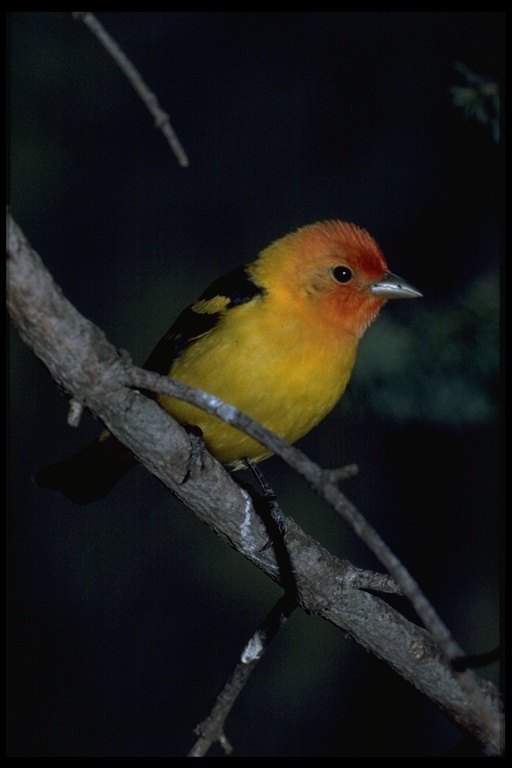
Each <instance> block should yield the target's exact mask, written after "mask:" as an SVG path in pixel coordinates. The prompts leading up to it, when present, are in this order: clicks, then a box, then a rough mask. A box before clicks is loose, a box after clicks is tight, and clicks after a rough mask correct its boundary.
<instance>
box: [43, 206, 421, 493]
mask: <svg viewBox="0 0 512 768" xmlns="http://www.w3.org/2000/svg"><path fill="white" fill-rule="evenodd" d="M420 295H421V294H420V293H419V292H418V291H416V290H415V289H414V288H412V287H411V286H410V285H409V284H408V283H406V282H405V281H404V280H402V279H401V278H399V277H396V276H395V275H393V274H391V273H390V272H389V271H388V268H387V265H386V262H385V260H384V256H383V255H382V252H381V250H380V249H379V247H378V245H377V244H376V242H375V241H374V240H373V238H372V237H371V236H370V235H369V234H368V233H367V232H366V231H365V230H363V229H360V228H359V227H357V226H355V225H354V224H348V223H346V222H341V221H323V222H319V223H316V224H311V225H309V226H306V227H302V228H301V229H298V230H297V231H295V232H292V233H290V234H288V235H286V236H285V237H282V238H281V239H279V240H276V241H275V242H274V243H272V244H271V245H270V246H268V248H265V250H263V251H262V252H261V253H260V254H259V256H258V258H257V259H256V260H255V261H253V262H251V263H249V264H246V265H245V266H242V267H239V268H237V269H234V270H232V271H231V272H229V273H228V274H226V275H224V276H223V277H220V278H219V279H217V280H215V281H214V282H213V283H212V285H211V286H210V287H209V288H207V290H206V291H205V292H204V293H203V294H201V296H200V297H199V299H198V300H197V301H196V302H195V303H194V304H192V305H191V306H189V307H187V309H185V310H184V311H183V312H182V313H181V314H180V315H179V316H178V318H177V319H176V321H175V322H174V324H173V325H172V326H171V328H170V329H169V331H168V332H167V333H166V334H165V336H164V337H163V338H162V339H161V340H160V341H159V343H158V344H157V346H156V347H155V349H154V350H153V352H152V353H151V355H150V356H149V358H148V359H147V361H146V363H145V368H147V369H149V370H153V371H156V372H158V373H161V374H165V375H168V376H170V377H173V378H176V379H178V380H180V381H182V382H185V383H186V384H188V385H190V386H193V387H198V388H199V389H202V390H205V391H207V392H210V393H212V394H214V395H216V396H217V397H219V398H221V399H222V400H223V401H225V402H226V403H229V404H231V405H234V406H236V407H237V408H239V409H240V410H241V411H243V412H244V413H246V414H248V415H249V416H252V417H253V418H254V419H256V420H257V421H259V422H261V423H262V424H263V425H264V426H266V427H267V428H268V429H270V430H272V431H273V432H275V433H277V434H278V435H280V436H281V437H282V438H284V439H285V440H287V441H288V442H290V443H293V442H295V441H296V440H298V439H299V438H300V437H303V436H304V435H305V434H306V433H307V432H309V431H310V430H311V429H312V428H313V427H314V426H316V425H317V424H318V423H319V422H320V421H321V420H322V419H323V418H324V417H325V416H326V415H327V414H328V413H329V411H331V409H332V408H333V407H334V406H335V405H336V403H337V402H338V400H339V399H340V397H341V396H342V394H343V392H344V390H345V387H346V386H347V382H348V380H349V378H350V375H351V372H352V368H353V366H354V361H355V358H356V351H357V345H358V343H359V340H360V338H361V337H362V335H363V333H364V331H365V330H366V328H367V327H368V326H369V325H370V323H371V322H372V321H373V320H374V319H375V318H376V316H377V314H378V313H379V311H380V309H381V307H382V306H383V305H384V304H385V302H386V301H387V300H388V299H399V298H414V297H417V296H420ZM156 399H157V401H158V402H159V403H160V405H161V406H162V407H163V408H165V410H166V411H168V412H169V413H170V414H171V415H172V416H173V417H174V418H175V419H176V420H177V421H178V422H180V423H182V424H186V425H190V426H193V427H195V428H196V429H197V430H200V432H201V434H202V437H203V440H204V442H205V444H206V447H207V449H208V450H209V451H210V452H211V453H212V454H213V456H215V457H216V458H217V459H218V460H219V461H221V462H225V463H227V464H229V465H230V466H232V467H234V468H240V467H241V466H243V460H244V459H249V460H251V461H253V462H258V461H261V460H262V459H265V458H267V457H268V456H269V452H268V450H267V449H266V448H264V447H263V446H262V445H260V444H259V443H257V442H256V441H254V440H253V439H252V438H250V437H248V436H247V435H245V434H244V433H243V432H240V431H238V430H237V429H235V428H234V427H231V426H228V425H227V424H224V423H223V422H222V421H220V420H219V419H217V418H216V417H214V416H209V415H208V414H206V413H205V412H203V411H201V410H200V409H198V408H196V407H194V406H192V405H189V404H187V403H185V402H183V401H180V400H177V399H174V398H171V397H168V396H164V395H157V396H156ZM135 463H136V460H135V459H134V458H133V456H131V454H129V453H128V452H127V450H126V449H125V448H124V447H123V446H122V445H121V444H120V443H119V442H118V441H117V440H116V439H115V438H114V437H113V436H112V435H110V434H109V433H108V432H103V434H102V435H100V437H99V438H98V439H97V440H95V441H94V442H92V443H90V444H89V445H87V446H86V447H85V448H84V449H83V450H82V451H80V453H78V454H77V455H75V456H72V457H71V458H69V459H65V460H64V461H61V462H59V463H58V464H56V465H54V466H52V467H48V468H46V469H43V470H41V471H40V472H39V473H38V474H37V475H36V478H35V479H36V483H37V484H38V485H40V486H42V487H46V488H55V489H60V490H62V491H63V493H64V494H65V495H66V496H67V497H68V498H69V499H71V500H72V501H75V502H78V503H86V502H89V501H93V500H95V499H98V498H101V497H102V496H104V495H105V494H106V493H108V491H109V490H110V489H111V488H112V486H113V485H114V484H115V483H116V482H117V480H119V478H120V477H121V476H122V475H123V474H125V472H126V471H127V470H128V469H130V468H131V467H132V466H133V465H134V464H135Z"/></svg>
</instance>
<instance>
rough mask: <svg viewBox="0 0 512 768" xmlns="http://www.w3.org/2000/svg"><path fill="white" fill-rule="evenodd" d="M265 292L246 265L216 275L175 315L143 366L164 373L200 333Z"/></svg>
mask: <svg viewBox="0 0 512 768" xmlns="http://www.w3.org/2000/svg"><path fill="white" fill-rule="evenodd" d="M264 292H265V291H264V288H262V287H261V286H260V285H258V284H257V283H256V282H255V280H254V279H253V278H252V276H251V273H250V271H249V269H248V266H247V265H243V266H240V267H236V268H235V269H232V270H231V271H230V272H228V273H226V274H225V275H222V276H221V277H218V278H217V279H216V280H214V281H213V283H211V285H210V286H209V287H208V288H207V289H206V290H205V291H203V293H202V294H201V295H200V296H199V298H198V299H197V301H195V302H194V303H193V304H190V305H189V306H188V307H187V308H186V309H184V310H183V312H181V314H180V315H178V317H177V318H176V320H175V321H174V323H173V324H172V325H171V327H170V328H169V330H168V331H167V333H165V334H164V336H162V338H161V339H160V341H159V342H158V344H157V345H156V347H155V348H154V350H153V351H152V353H151V354H150V356H149V357H148V359H147V360H146V362H145V363H144V368H147V369H148V370H151V371H156V372H157V373H161V374H167V373H168V371H169V368H170V366H171V364H172V363H173V362H174V361H175V360H176V359H177V358H178V357H179V356H180V355H181V354H182V352H183V351H184V350H185V349H186V348H187V347H188V346H189V345H190V344H192V343H193V342H194V341H197V339H199V338H200V337H201V336H204V335H205V334H209V333H211V332H212V331H213V330H214V329H215V327H216V326H217V325H218V323H219V320H220V318H221V317H222V316H223V315H225V313H226V312H229V310H231V309H233V308H234V307H238V306H240V305H242V304H247V303H248V302H251V301H253V300H254V299H256V298H257V297H259V296H262V295H263V293H264Z"/></svg>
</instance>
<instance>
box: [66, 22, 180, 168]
mask: <svg viewBox="0 0 512 768" xmlns="http://www.w3.org/2000/svg"><path fill="white" fill-rule="evenodd" d="M73 17H74V18H75V19H77V20H79V21H83V23H84V24H85V25H86V27H88V28H89V29H90V31H91V32H92V33H93V35H95V36H96V37H97V38H98V40H99V41H100V43H101V44H102V46H103V47H104V48H105V49H106V50H107V51H108V52H109V53H110V55H111V56H112V58H113V59H114V61H115V62H116V64H117V65H118V67H119V69H120V70H121V72H123V74H124V75H125V76H126V77H127V79H128V80H129V82H130V83H131V84H132V85H133V87H134V88H135V90H136V91H137V93H138V94H139V96H140V97H141V99H142V101H143V102H144V104H145V105H146V107H147V108H148V110H149V111H150V113H151V114H152V116H153V118H154V120H155V126H156V127H157V128H159V129H160V130H161V131H162V133H163V134H164V136H165V138H166V139H167V141H168V142H169V146H170V147H171V149H172V151H173V152H174V154H175V156H176V159H177V161H178V163H179V164H180V165H181V166H182V167H183V168H186V167H187V166H188V164H189V163H188V157H187V155H186V152H185V150H184V149H183V147H182V145H181V142H180V140H179V138H178V136H177V135H176V133H175V131H174V128H173V127H172V125H171V120H170V117H169V115H168V114H167V112H164V110H163V109H162V108H161V106H160V104H159V103H158V99H157V97H156V96H155V94H154V93H152V92H151V91H150V90H149V88H148V86H147V85H146V83H145V82H144V80H143V78H142V77H141V75H140V73H139V71H138V70H137V69H136V67H134V66H133V64H132V62H131V61H130V60H129V58H128V57H127V56H126V54H125V53H124V52H123V51H122V50H121V48H120V47H119V45H118V44H117V43H116V41H115V40H114V39H113V38H112V37H111V36H110V35H109V34H108V32H107V30H106V29H105V27H104V26H103V25H102V24H101V23H100V22H99V21H98V19H97V18H96V16H95V15H94V14H93V13H90V12H89V11H75V12H74V13H73Z"/></svg>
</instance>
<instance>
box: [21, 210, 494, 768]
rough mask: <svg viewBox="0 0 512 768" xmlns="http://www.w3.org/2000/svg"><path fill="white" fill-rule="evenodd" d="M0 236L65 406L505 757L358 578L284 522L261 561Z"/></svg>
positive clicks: (118, 369) (68, 311)
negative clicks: (95, 422)
mask: <svg viewBox="0 0 512 768" xmlns="http://www.w3.org/2000/svg"><path fill="white" fill-rule="evenodd" d="M7 235H8V244H7V289H8V308H9V312H10V315H11V318H12V322H13V323H14V325H15V326H16V328H17V329H18V332H19V333H20V336H21V337H22V339H23V340H24V341H25V343H27V344H28V345H29V346H30V348H31V349H32V350H33V351H34V353H35V354H36V355H37V356H38V357H39V358H40V359H41V360H42V361H43V362H44V363H45V365H46V366H47V368H48V370H49V371H50V373H51V375H52V376H53V378H54V379H55V380H56V381H57V382H58V383H59V384H61V385H62V386H63V387H64V389H65V390H66V391H67V392H68V393H69V394H70V395H71V396H72V398H73V399H74V400H75V401H78V402H79V403H81V404H82V405H83V406H84V407H87V408H89V409H90V410H91V411H92V412H93V413H94V414H95V415H96V416H97V417H98V418H99V419H101V421H102V422H103V423H104V424H105V425H106V427H107V428H108V429H109V430H111V431H112V432H113V434H115V435H116V437H117V438H118V439H119V440H121V441H122V442H123V443H124V444H125V445H126V446H127V447H128V448H129V449H130V450H131V451H132V452H133V453H134V454H135V456H136V457H137V458H138V459H139V460H140V461H141V462H142V463H143V464H144V465H145V466H146V467H147V468H148V469H149V471H150V472H152V473H153V474H154V475H156V476H157V477H158V478H159V479H160V480H161V481H162V482H164V483H165V484H166V485H167V487H168V488H169V489H170V490H171V491H172V492H173V493H174V494H175V495H176V496H177V497H178V498H179V499H180V500H181V501H182V502H183V503H184V504H185V505H186V506H187V507H189V508H190V509H191V510H192V511H193V512H194V513H195V514H196V515H197V516H198V517H199V518H200V519H201V520H203V521H204V522H206V523H207V524H208V525H209V526H210V527H211V528H212V529H213V530H214V531H215V532H216V533H217V535H219V536H220V537H221V538H222V539H223V540H224V541H226V542H227V543H229V544H230V546H232V547H234V548H235V549H236V550H237V551H239V552H240V553H241V554H243V556H244V557H246V558H247V559H248V560H250V561H251V562H252V563H253V564H254V565H256V566H257V567H258V568H260V569H261V570H262V571H263V572H264V573H266V574H267V575H268V576H269V577H270V578H272V579H273V580H274V581H276V582H278V583H280V584H282V585H283V586H284V588H285V589H290V587H292V588H293V590H294V593H295V598H296V600H297V603H298V605H299V606H300V607H301V608H302V609H303V610H304V611H306V612H307V613H315V614H317V615H319V616H322V617H323V618H325V619H326V620H328V621H330V622H331V623H332V624H334V625H336V626H337V627H339V628H340V629H342V630H343V631H344V632H345V633H348V634H349V635H350V636H351V637H352V638H353V639H354V640H355V641H356V642H358V643H360V644H361V645H362V646H363V647H365V648H366V649H367V650H369V651H371V652H372V653H374V654H375V655H376V656H378V657H379V658H381V659H383V660H384V661H386V662H387V663H388V664H389V665H390V666H391V667H392V668H393V669H394V670H395V671H396V672H398V674H400V675H401V676H402V677H404V678H405V679H406V680H408V681H409V682H410V683H411V684H412V685H414V686H415V687H416V688H418V689H419V690H420V691H422V692H423V693H424V694H425V695H426V696H428V697H429V698H430V699H431V700H432V701H433V702H434V703H435V704H436V705H437V706H438V707H439V708H440V709H441V710H443V711H444V712H445V713H446V714H447V716H448V717H449V718H450V719H451V720H452V721H453V722H455V723H456V724H457V725H458V726H459V728H460V729H461V731H462V732H463V733H465V734H467V735H470V736H472V737H473V738H474V739H475V740H476V741H477V742H478V743H479V744H480V745H481V747H482V749H483V751H484V752H485V753H486V754H488V755H491V756H498V755H500V754H502V750H503V714H502V709H501V702H500V697H499V694H498V692H497V691H496V689H495V687H494V686H492V684H491V683H489V682H487V681H485V680H482V679H481V678H480V677H479V676H478V675H476V674H474V673H473V672H471V671H465V672H463V673H457V672H456V671H455V670H454V669H453V666H452V665H451V664H450V662H449V661H448V660H447V659H446V658H445V657H444V655H443V654H442V653H440V649H439V646H438V645H437V644H436V643H435V642H434V640H433V638H432V636H431V635H430V634H429V633H428V632H427V631H425V630H424V629H422V628H420V627H418V626H416V625H415V624H412V623H411V622H409V621H408V620H406V619H405V618H404V617H403V616H402V615H401V614H400V613H398V612H397V611H396V610H394V609H393V608H391V607H390V606H389V605H387V604H386V603H385V602H384V601H383V600H381V599H380V598H378V597H376V596H375V595H373V594H370V593H369V592H366V591H363V589H360V588H359V583H358V579H359V578H360V576H361V571H360V569H357V568H355V567H354V566H353V565H352V564H350V563H348V562H347V561H342V560H338V559H336V558H335V557H333V556H332V555H331V554H330V553H329V552H327V551H326V550H325V549H324V548H322V547H321V546H320V545H319V544H318V543H317V542H315V541H313V540H312V539H311V538H310V537H308V536H307V535H306V534H305V533H304V532H303V531H302V530H301V529H300V528H299V527H298V526H297V525H296V524H295V523H294V522H293V521H292V520H289V524H288V530H287V533H286V537H285V538H286V541H285V544H286V546H285V547H283V548H282V549H281V548H280V547H279V546H275V547H270V548H266V549H265V548H264V546H265V544H266V542H267V539H268V532H267V530H266V527H265V524H264V522H263V521H262V519H261V517H260V516H259V515H258V513H257V511H256V510H255V509H254V506H253V503H252V499H251V496H250V495H249V493H248V492H247V491H245V490H244V489H243V488H241V487H240V486H239V485H238V484H237V483H236V482H235V481H234V480H233V478H232V477H231V476H230V475H229V473H228V472H226V470H225V469H224V468H223V467H222V466H221V465H220V464H219V463H218V462H216V461H215V460H214V459H213V458H212V457H211V456H209V455H208V454H206V455H205V459H204V462H203V463H201V464H199V463H197V464H196V465H195V466H194V468H193V470H192V472H191V473H189V472H188V467H189V458H190V455H191V446H190V440H189V436H188V435H187V433H186V432H185V430H183V429H182V427H180V426H179V425H178V424H176V423H175V422H174V421H173V420H172V419H171V418H170V416H168V415H167V414H166V413H165V412H164V411H163V410H162V409H161V408H160V407H159V406H158V405H157V404H156V403H155V402H153V401H152V400H150V399H149V398H147V397H145V396H143V395H142V394H140V393H139V392H138V391H136V390H134V389H133V388H132V387H131V386H130V385H129V382H130V371H131V369H132V366H131V362H130V360H129V358H128V356H127V355H126V354H125V353H121V352H119V351H118V350H116V349H115V348H114V347H113V346H112V345H111V344H110V343H109V342H108V341H107V339H106V338H105V336H104V334H103V333H102V332H101V331H100V330H99V329H98V328H97V327H96V326H95V325H93V324H92V323H91V322H89V321H88V320H86V319H85V318H84V317H82V316H81V315H80V314H79V313H78V312H77V310H76V309H75V308H74V307H73V306H72V305H71V304H70V303H69V301H67V299H66V298H65V297H64V295H63V293H62V291H61V290H60V288H59V287H58V286H57V285H56V284H55V282H54V281H53V279H52V277H51V275H50V274H49V273H48V271H47V270H46V269H45V267H44V265H43V263H42V262H41V259H40V258H39V256H38V255H37V254H36V253H35V252H34V251H33V250H32V249H31V248H30V246H29V244H28V243H27V241H26V239H25V237H24V236H23V233H22V232H21V231H20V229H19V228H18V226H17V225H16V223H15V222H14V220H13V219H12V218H11V217H10V216H8V222H7ZM184 478H186V482H183V480H184Z"/></svg>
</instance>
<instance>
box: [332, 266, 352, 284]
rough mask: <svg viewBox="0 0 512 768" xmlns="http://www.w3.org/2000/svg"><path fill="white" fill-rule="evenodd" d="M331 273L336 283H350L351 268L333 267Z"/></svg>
mask: <svg viewBox="0 0 512 768" xmlns="http://www.w3.org/2000/svg"><path fill="white" fill-rule="evenodd" d="M331 274H332V276H333V277H334V279H335V280H336V282H337V283H350V281H351V280H352V270H351V269H349V267H344V266H340V267H333V268H332V269H331Z"/></svg>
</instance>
